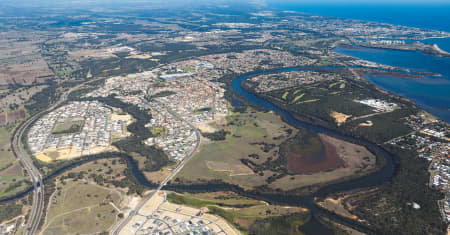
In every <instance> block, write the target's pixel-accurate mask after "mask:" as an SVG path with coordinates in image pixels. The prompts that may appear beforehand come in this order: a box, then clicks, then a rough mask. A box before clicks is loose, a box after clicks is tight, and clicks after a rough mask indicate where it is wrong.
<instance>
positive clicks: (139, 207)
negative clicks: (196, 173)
mask: <svg viewBox="0 0 450 235" xmlns="http://www.w3.org/2000/svg"><path fill="white" fill-rule="evenodd" d="M155 102H156V101H155ZM162 105H163V104H162ZM164 107H166V109H167V111H168V112H169V113H170V114H172V115H173V116H174V117H175V118H176V119H178V120H181V121H184V122H186V123H187V124H188V125H189V126H190V127H191V128H192V129H193V130H194V131H195V135H196V137H197V144H196V145H195V148H194V149H193V150H192V151H191V152H190V153H189V154H188V156H186V157H185V158H184V159H183V160H182V161H181V162H180V163H179V164H178V166H177V167H176V168H175V169H174V170H172V173H171V174H170V175H169V176H168V177H167V178H166V179H165V180H163V181H162V182H161V184H160V185H159V186H158V188H156V190H155V191H153V192H152V193H150V194H149V195H147V196H146V197H145V198H144V199H143V200H142V201H141V202H139V204H138V205H137V206H136V208H135V209H134V210H132V211H130V213H129V214H128V216H127V217H126V218H125V219H124V220H122V222H120V223H119V224H118V226H117V227H116V228H115V229H112V234H113V235H118V234H119V233H120V231H121V230H122V229H123V227H124V226H125V225H126V224H127V223H128V222H130V220H131V218H132V217H133V216H135V215H137V214H139V210H140V209H141V208H142V207H143V206H144V205H145V204H146V203H147V202H148V201H149V200H150V199H151V198H152V197H153V195H155V194H157V193H158V192H159V191H160V190H161V189H162V188H163V187H164V186H165V185H166V184H167V183H168V182H169V181H170V180H172V178H173V177H175V176H176V175H177V174H178V172H180V170H181V169H182V168H183V167H184V165H186V163H187V162H188V161H189V160H190V159H191V158H192V157H193V156H194V153H195V152H197V150H198V148H199V147H200V131H198V129H197V128H196V127H195V126H194V125H193V124H192V123H191V122H188V121H186V120H184V119H183V118H182V117H180V116H179V115H178V114H176V113H175V112H174V111H172V110H170V109H169V108H167V106H164Z"/></svg>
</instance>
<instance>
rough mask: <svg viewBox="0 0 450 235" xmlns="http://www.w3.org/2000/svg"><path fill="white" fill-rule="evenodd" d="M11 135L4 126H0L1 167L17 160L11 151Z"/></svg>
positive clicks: (3, 167)
mask: <svg viewBox="0 0 450 235" xmlns="http://www.w3.org/2000/svg"><path fill="white" fill-rule="evenodd" d="M10 138H11V135H10V134H9V133H8V130H6V129H5V128H4V127H1V128H0V169H5V168H6V167H8V166H10V165H11V164H13V163H14V162H15V161H16V157H15V156H14V154H13V152H12V151H11V148H10V146H11V139H10Z"/></svg>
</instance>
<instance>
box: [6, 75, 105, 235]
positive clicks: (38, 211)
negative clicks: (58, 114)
mask: <svg viewBox="0 0 450 235" xmlns="http://www.w3.org/2000/svg"><path fill="white" fill-rule="evenodd" d="M100 79H103V78H97V79H93V80H89V81H86V82H84V83H81V84H79V85H77V86H75V87H72V88H70V89H69V90H67V91H66V92H64V93H63V94H62V95H61V97H60V99H59V100H58V101H57V102H56V103H54V104H53V105H51V106H50V107H48V108H47V109H46V110H44V111H41V112H39V113H37V114H35V115H33V116H31V117H30V118H29V119H28V120H26V121H25V122H24V123H22V124H21V125H20V126H18V127H17V129H16V130H15V132H14V133H15V134H14V136H13V138H12V141H11V146H12V149H13V152H14V155H16V157H17V158H19V160H20V161H21V162H22V164H23V166H24V168H25V170H26V171H27V172H28V174H29V175H30V178H31V182H32V184H33V190H34V196H33V208H32V210H31V216H30V219H29V220H28V224H27V228H26V231H25V233H24V234H25V235H28V234H36V230H37V228H38V226H39V221H41V217H42V214H43V209H44V183H43V180H42V175H41V173H40V172H39V170H38V169H37V168H36V166H34V164H33V160H32V158H31V156H29V155H28V154H27V152H26V151H25V150H24V147H23V144H22V136H23V135H24V133H25V131H26V130H27V129H28V127H29V126H30V125H31V124H32V123H33V122H34V121H35V120H36V119H38V118H39V117H40V116H41V115H42V114H43V113H45V112H47V111H50V110H53V109H55V108H56V107H58V106H59V105H60V104H62V103H63V102H65V101H66V100H67V97H68V96H69V94H70V93H71V92H72V91H74V90H76V89H78V88H80V87H82V86H84V85H85V84H86V83H89V82H93V81H97V80H100Z"/></svg>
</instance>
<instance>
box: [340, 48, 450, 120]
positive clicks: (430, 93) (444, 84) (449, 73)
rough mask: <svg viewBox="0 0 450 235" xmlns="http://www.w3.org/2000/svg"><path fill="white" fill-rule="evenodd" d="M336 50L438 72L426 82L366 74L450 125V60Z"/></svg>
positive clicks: (410, 53) (380, 51)
mask: <svg viewBox="0 0 450 235" xmlns="http://www.w3.org/2000/svg"><path fill="white" fill-rule="evenodd" d="M333 51H335V52H338V53H342V54H345V55H348V56H352V57H356V58H359V59H363V60H368V61H373V62H377V63H380V64H386V65H391V66H396V67H402V68H407V69H410V70H411V71H419V72H431V73H438V74H441V75H442V76H440V77H432V76H428V77H427V78H425V79H414V78H407V79H405V78H398V77H393V76H386V75H371V74H366V75H365V77H366V78H367V79H368V80H369V81H371V82H372V83H374V84H375V85H377V86H379V87H381V88H383V89H385V90H388V91H390V92H392V93H395V94H398V95H401V96H404V97H406V98H409V99H411V100H413V101H414V102H416V103H417V105H418V106H420V107H421V108H423V109H424V110H426V111H428V112H430V113H431V114H433V115H435V116H436V117H438V118H440V119H442V120H444V121H446V122H448V123H450V58H442V57H436V56H431V55H426V54H423V53H421V52H418V51H400V50H389V49H375V48H363V47H355V48H351V49H349V48H336V49H334V50H333Z"/></svg>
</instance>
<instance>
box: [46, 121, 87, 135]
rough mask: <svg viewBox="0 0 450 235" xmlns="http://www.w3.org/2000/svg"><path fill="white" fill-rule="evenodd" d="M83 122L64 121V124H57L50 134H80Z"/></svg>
mask: <svg viewBox="0 0 450 235" xmlns="http://www.w3.org/2000/svg"><path fill="white" fill-rule="evenodd" d="M83 123H84V121H83V120H72V119H66V120H64V122H58V123H56V124H55V127H53V130H52V134H69V133H76V132H80V131H81V129H82V128H83Z"/></svg>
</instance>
